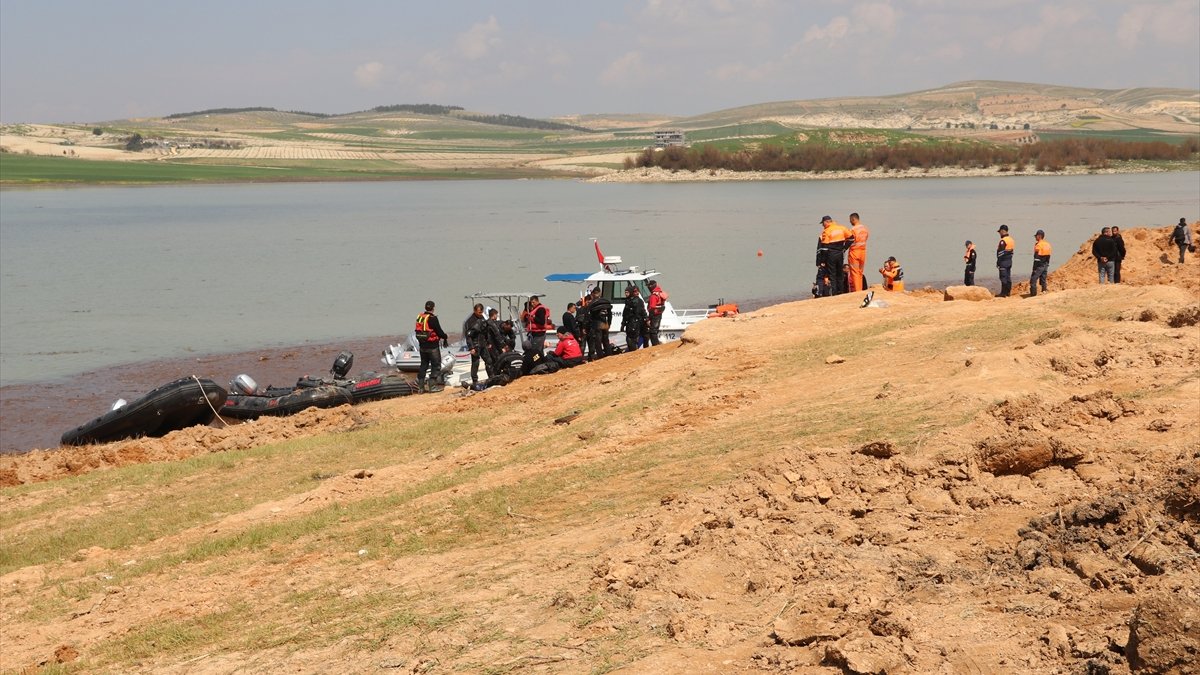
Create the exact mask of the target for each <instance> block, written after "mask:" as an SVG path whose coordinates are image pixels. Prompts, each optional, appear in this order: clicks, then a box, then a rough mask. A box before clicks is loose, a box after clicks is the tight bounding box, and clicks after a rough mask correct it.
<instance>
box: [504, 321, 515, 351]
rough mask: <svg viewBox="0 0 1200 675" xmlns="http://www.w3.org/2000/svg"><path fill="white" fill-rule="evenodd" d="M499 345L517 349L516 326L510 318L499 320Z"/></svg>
mask: <svg viewBox="0 0 1200 675" xmlns="http://www.w3.org/2000/svg"><path fill="white" fill-rule="evenodd" d="M500 345H501V346H507V347H508V348H509V349H511V350H514V351H516V349H517V327H516V325H515V324H514V323H513V321H512V319H505V320H503V321H501V322H500Z"/></svg>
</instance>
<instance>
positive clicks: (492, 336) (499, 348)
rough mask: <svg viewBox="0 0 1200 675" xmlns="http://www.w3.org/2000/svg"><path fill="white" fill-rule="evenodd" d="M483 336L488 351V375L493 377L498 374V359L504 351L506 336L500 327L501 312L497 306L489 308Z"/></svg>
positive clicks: (486, 361)
mask: <svg viewBox="0 0 1200 675" xmlns="http://www.w3.org/2000/svg"><path fill="white" fill-rule="evenodd" d="M483 338H484V346H485V348H486V353H487V357H486V360H485V363H486V364H487V366H488V377H491V376H493V375H495V374H496V361H497V360H498V359H499V358H500V354H501V353H503V351H504V349H503V347H504V338H503V336H502V334H501V328H500V312H499V311H498V310H496V309H495V308H492V309H489V310H488V318H487V321H485V322H484V324H483Z"/></svg>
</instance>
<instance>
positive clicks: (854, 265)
mask: <svg viewBox="0 0 1200 675" xmlns="http://www.w3.org/2000/svg"><path fill="white" fill-rule="evenodd" d="M850 234H852V235H854V242H853V243H852V244H850V253H849V255H847V256H846V258H847V260H849V262H850V291H851V292H858V291H865V290H867V277H866V276H865V274H864V271H865V270H866V269H867V239H868V238H869V237H870V236H871V231H870V230H868V229H867V226H866V225H863V224H862V221H861V220H859V218H858V214H857V213H851V214H850Z"/></svg>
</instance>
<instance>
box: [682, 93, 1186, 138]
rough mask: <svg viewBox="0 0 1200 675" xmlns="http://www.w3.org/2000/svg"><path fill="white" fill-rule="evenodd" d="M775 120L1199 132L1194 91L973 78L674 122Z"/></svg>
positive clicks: (692, 125) (706, 124) (703, 124)
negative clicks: (917, 88) (906, 90)
mask: <svg viewBox="0 0 1200 675" xmlns="http://www.w3.org/2000/svg"><path fill="white" fill-rule="evenodd" d="M766 121H771V122H777V123H780V124H784V125H789V126H797V125H799V126H809V127H833V128H859V129H861V128H869V129H945V128H955V127H956V126H957V125H965V124H975V125H976V126H977V127H987V126H990V125H992V124H995V125H997V126H1000V127H1004V126H1013V127H1024V125H1025V124H1029V125H1030V127H1031V128H1036V129H1042V130H1045V129H1079V128H1088V129H1095V130H1106V131H1116V130H1124V129H1153V130H1158V131H1168V132H1175V133H1188V132H1191V133H1196V132H1197V131H1198V130H1200V90H1194V89H1163V88H1145V87H1139V88H1134V89H1086V88H1082V87H1065V86H1057V85H1044V84H1029V83H1021V82H1000V81H992V80H975V81H969V82H956V83H954V84H949V85H946V86H944V87H939V88H937V89H927V90H924V91H916V92H910V93H905V94H893V95H889V96H860V97H845V98H826V99H813V100H794V101H776V102H771V103H758V104H754V105H748V106H742V107H738V108H729V109H727V110H719V111H715V112H711V113H705V114H703V115H696V116H693V117H687V118H682V119H677V120H675V124H676V126H679V127H680V128H683V129H703V128H711V127H714V126H722V125H729V124H748V123H754V122H766Z"/></svg>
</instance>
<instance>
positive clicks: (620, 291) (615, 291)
mask: <svg viewBox="0 0 1200 675" xmlns="http://www.w3.org/2000/svg"><path fill="white" fill-rule="evenodd" d="M626 286H637V289H638V291H639V292H640V293H641V294H642V300H645V299H646V298H648V297H650V289H649V288H647V287H646V280H645V279H638V280H636V281H629V280H620V281H601V282H600V294H601V295H603V296H604V297H606V298H608V299H609V301H610V302H612V303H613V304H614V305H616V304H624V302H625V287H626Z"/></svg>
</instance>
